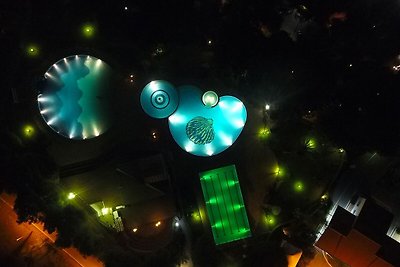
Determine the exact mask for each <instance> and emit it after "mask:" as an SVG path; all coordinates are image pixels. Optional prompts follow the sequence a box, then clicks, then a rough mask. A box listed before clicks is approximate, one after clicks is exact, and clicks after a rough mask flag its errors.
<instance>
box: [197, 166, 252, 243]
mask: <svg viewBox="0 0 400 267" xmlns="http://www.w3.org/2000/svg"><path fill="white" fill-rule="evenodd" d="M199 176H200V183H201V187H202V189H203V195H204V199H205V201H206V209H207V214H208V217H209V219H210V224H211V230H212V233H213V236H214V242H215V244H217V245H219V244H223V243H228V242H232V241H235V240H240V239H243V238H246V237H250V236H251V232H250V226H249V221H248V218H247V214H246V209H245V206H244V202H243V196H242V191H241V190H240V185H239V181H238V177H237V173H236V168H235V165H230V166H226V167H222V168H218V169H214V170H209V171H205V172H202V173H200V174H199Z"/></svg>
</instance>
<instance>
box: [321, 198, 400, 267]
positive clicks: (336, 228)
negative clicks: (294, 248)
mask: <svg viewBox="0 0 400 267" xmlns="http://www.w3.org/2000/svg"><path fill="white" fill-rule="evenodd" d="M392 219H393V215H392V214H391V213H390V212H389V211H387V210H386V209H385V208H383V207H381V206H379V205H378V204H377V203H376V202H374V201H373V200H371V199H369V200H367V201H366V203H365V204H364V206H363V209H362V210H361V213H360V215H359V216H354V215H353V214H351V213H350V212H348V211H346V210H345V209H343V208H341V207H338V208H337V210H336V211H335V214H334V215H333V218H332V220H331V223H330V225H329V227H328V228H327V229H326V231H325V232H324V234H323V235H322V236H321V238H320V239H319V240H318V241H317V243H316V246H317V247H319V248H321V249H323V250H324V251H326V252H328V253H329V254H331V255H332V256H334V257H336V258H338V259H340V260H342V261H343V262H345V263H347V264H349V265H350V266H352V267H358V266H359V267H365V266H375V267H378V266H379V267H389V266H400V244H399V243H397V242H396V241H395V240H393V239H391V238H390V237H388V236H387V235H386V233H387V231H388V229H389V226H390V224H391V221H392Z"/></svg>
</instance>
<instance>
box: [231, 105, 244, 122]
mask: <svg viewBox="0 0 400 267" xmlns="http://www.w3.org/2000/svg"><path fill="white" fill-rule="evenodd" d="M242 109H243V103H242V102H236V103H235V104H234V106H233V107H232V109H231V112H237V111H241V110H242ZM243 126H244V124H243Z"/></svg>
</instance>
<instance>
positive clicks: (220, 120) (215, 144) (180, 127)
mask: <svg viewBox="0 0 400 267" xmlns="http://www.w3.org/2000/svg"><path fill="white" fill-rule="evenodd" d="M178 92H179V105H178V108H177V109H176V111H175V112H174V113H173V114H172V115H171V116H170V117H169V118H168V124H169V129H170V131H171V133H172V136H173V138H174V140H175V141H176V143H177V144H178V145H179V146H180V147H181V148H182V149H184V150H185V151H186V152H188V153H191V154H193V155H196V156H203V157H207V156H212V155H216V154H218V153H221V152H222V151H224V150H226V149H227V148H228V147H230V146H231V145H232V144H233V143H234V142H235V141H236V139H237V138H238V137H239V135H240V133H241V132H242V129H243V127H244V125H245V123H246V119H247V112H246V108H245V106H244V104H243V103H242V102H241V101H240V100H239V99H237V98H236V97H233V96H221V97H219V102H218V104H217V105H216V106H214V107H208V106H206V105H205V104H204V103H203V102H202V96H203V92H202V91H201V90H200V89H198V88H197V87H195V86H181V87H179V88H178Z"/></svg>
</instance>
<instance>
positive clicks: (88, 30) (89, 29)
mask: <svg viewBox="0 0 400 267" xmlns="http://www.w3.org/2000/svg"><path fill="white" fill-rule="evenodd" d="M94 34H95V28H94V26H93V25H92V24H85V25H83V27H82V35H83V36H84V37H86V38H92V37H93V36H94Z"/></svg>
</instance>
